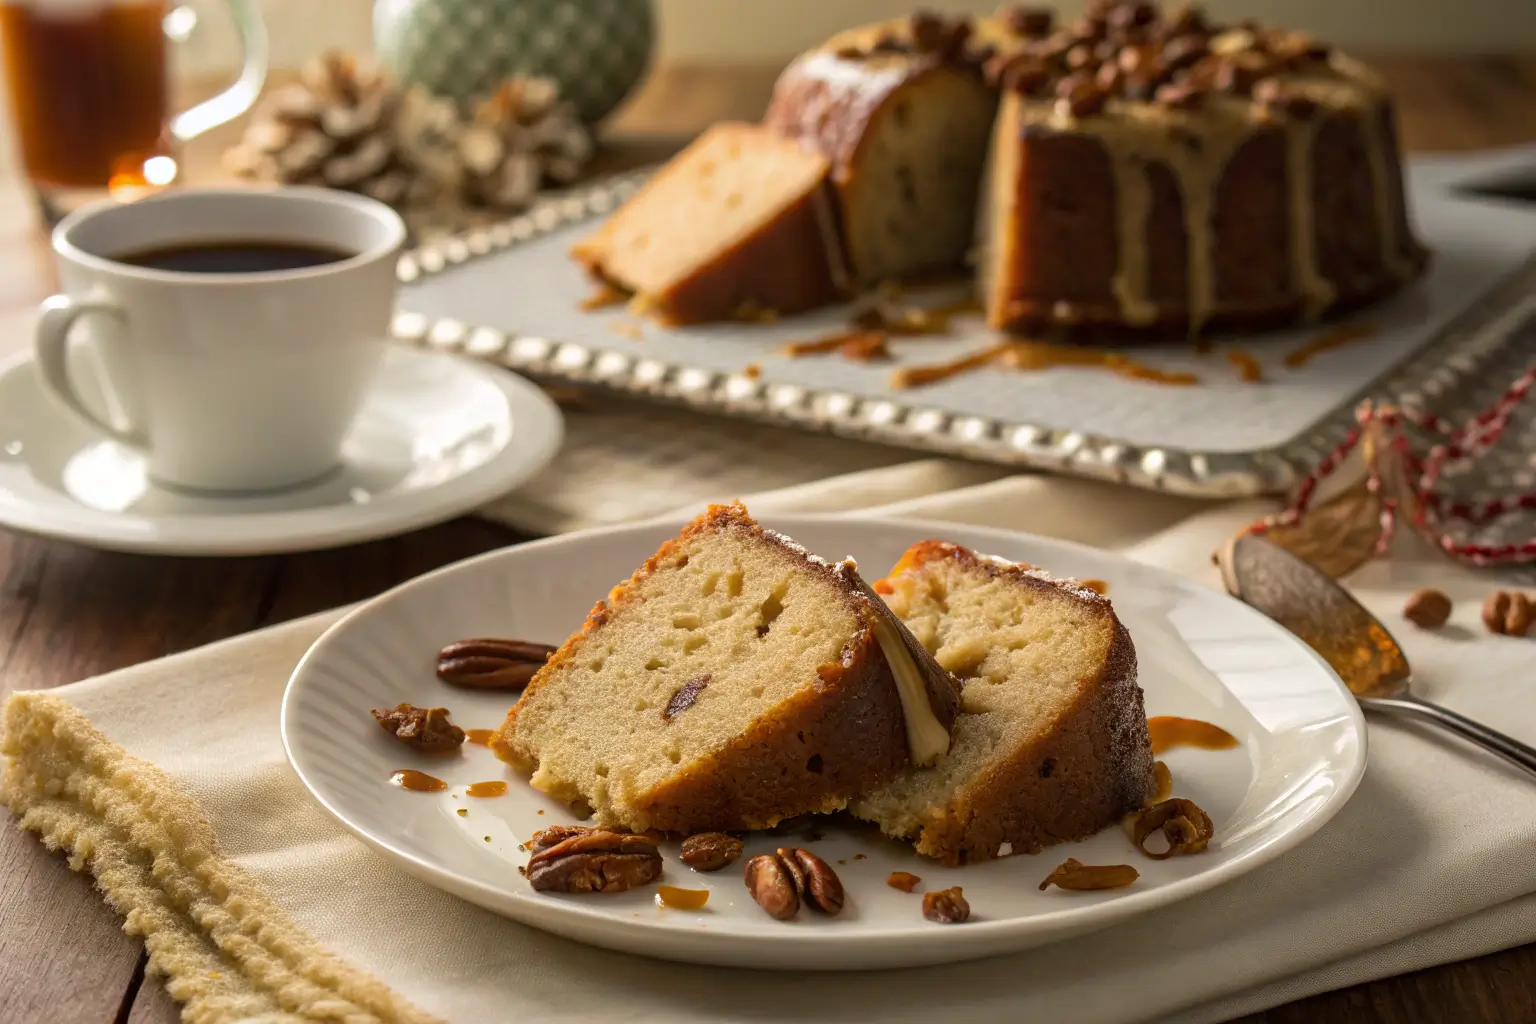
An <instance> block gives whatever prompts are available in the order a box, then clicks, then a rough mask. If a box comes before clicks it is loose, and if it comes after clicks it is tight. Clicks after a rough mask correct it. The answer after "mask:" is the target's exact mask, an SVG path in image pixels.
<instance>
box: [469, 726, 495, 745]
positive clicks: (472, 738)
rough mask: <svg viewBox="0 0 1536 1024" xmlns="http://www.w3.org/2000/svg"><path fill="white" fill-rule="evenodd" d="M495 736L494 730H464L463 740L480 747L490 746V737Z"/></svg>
mask: <svg viewBox="0 0 1536 1024" xmlns="http://www.w3.org/2000/svg"><path fill="white" fill-rule="evenodd" d="M495 735H496V730H495V729H465V730H464V738H465V739H466V740H468V741H469V742H471V743H478V744H480V745H481V746H482V747H488V746H490V745H491V737H492V736H495Z"/></svg>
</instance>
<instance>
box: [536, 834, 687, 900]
mask: <svg viewBox="0 0 1536 1024" xmlns="http://www.w3.org/2000/svg"><path fill="white" fill-rule="evenodd" d="M527 874H528V884H529V885H531V886H533V887H534V888H535V889H538V890H540V891H542V892H625V891H627V890H629V889H633V888H634V887H636V886H639V885H645V884H647V883H649V882H653V881H655V880H656V879H657V878H659V877H660V876H661V852H660V851H659V850H657V849H656V840H654V839H652V838H651V837H649V836H642V835H634V834H632V833H628V832H610V831H607V830H606V829H592V830H590V831H588V832H586V833H584V834H581V835H573V836H569V837H568V838H565V839H562V840H560V841H559V842H556V843H555V844H554V845H553V846H547V847H544V848H542V849H540V850H539V851H538V852H537V853H535V854H534V855H533V856H532V857H531V858H529V860H528V871H527Z"/></svg>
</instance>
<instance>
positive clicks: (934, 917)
mask: <svg viewBox="0 0 1536 1024" xmlns="http://www.w3.org/2000/svg"><path fill="white" fill-rule="evenodd" d="M923 916H924V917H926V918H927V919H928V920H930V921H934V922H936V923H938V924H960V923H961V922H962V921H968V920H970V917H971V905H970V904H969V903H967V902H966V901H965V897H964V896H963V895H961V889H960V886H958V885H957V886H955V887H954V888H952V889H940V890H938V891H937V892H926V893H923Z"/></svg>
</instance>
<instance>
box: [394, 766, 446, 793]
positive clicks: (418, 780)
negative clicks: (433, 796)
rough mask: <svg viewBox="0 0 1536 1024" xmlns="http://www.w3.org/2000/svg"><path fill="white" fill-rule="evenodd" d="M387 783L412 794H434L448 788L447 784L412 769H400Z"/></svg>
mask: <svg viewBox="0 0 1536 1024" xmlns="http://www.w3.org/2000/svg"><path fill="white" fill-rule="evenodd" d="M389 781H390V782H391V783H392V784H393V785H396V786H399V787H400V788H401V789H408V790H410V791H411V792H413V793H436V792H438V791H439V790H444V789H447V788H448V783H446V782H444V781H443V780H442V779H439V778H437V777H436V776H434V775H428V774H427V773H426V772H418V771H417V770H416V769H414V768H402V769H400V770H399V771H397V772H395V773H394V774H393V775H391V776H390V777H389Z"/></svg>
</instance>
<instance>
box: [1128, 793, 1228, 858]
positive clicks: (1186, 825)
mask: <svg viewBox="0 0 1536 1024" xmlns="http://www.w3.org/2000/svg"><path fill="white" fill-rule="evenodd" d="M1159 831H1161V832H1162V834H1163V836H1164V837H1165V838H1166V839H1167V840H1168V849H1166V850H1164V851H1163V852H1162V853H1153V852H1152V851H1151V850H1148V849H1147V847H1146V841H1147V839H1148V837H1150V836H1151V835H1152V834H1153V833H1154V832H1159ZM1215 834H1216V826H1215V825H1213V824H1212V823H1211V816H1210V815H1209V814H1206V813H1205V812H1204V811H1202V810H1201V809H1200V808H1199V807H1198V806H1196V805H1195V803H1194V801H1192V800H1185V799H1184V798H1183V797H1174V798H1173V799H1171V800H1164V801H1162V802H1161V803H1156V804H1153V805H1152V806H1151V807H1148V808H1147V809H1146V810H1144V811H1142V812H1141V813H1140V814H1139V815H1137V817H1136V825H1135V828H1134V829H1133V831H1132V835H1131V840H1132V842H1134V843H1135V844H1136V849H1138V850H1140V851H1141V852H1142V853H1144V854H1146V855H1147V856H1148V857H1151V858H1152V859H1153V860H1167V859H1168V858H1169V857H1173V856H1176V855H1178V854H1184V853H1199V852H1200V851H1201V850H1204V849H1205V848H1206V845H1207V844H1209V843H1210V841H1211V837H1212V836H1214V835H1215Z"/></svg>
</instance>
